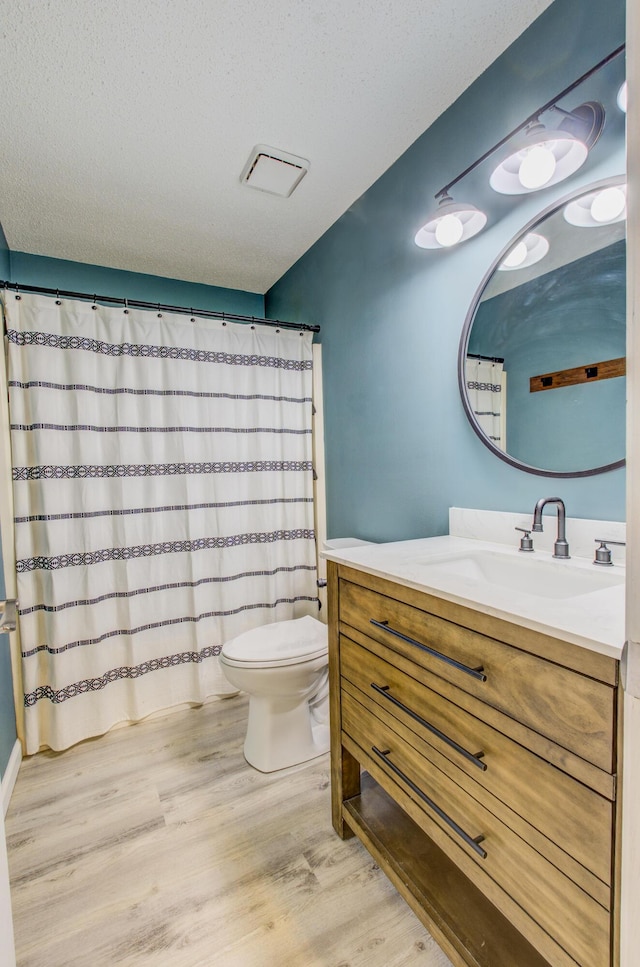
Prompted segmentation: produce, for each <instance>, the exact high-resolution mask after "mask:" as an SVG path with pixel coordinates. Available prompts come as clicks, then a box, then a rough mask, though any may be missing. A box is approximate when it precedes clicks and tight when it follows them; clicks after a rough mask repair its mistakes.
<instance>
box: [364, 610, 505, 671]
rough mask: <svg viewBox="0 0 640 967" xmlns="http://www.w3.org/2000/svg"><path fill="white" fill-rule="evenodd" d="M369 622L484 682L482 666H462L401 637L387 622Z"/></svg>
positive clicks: (440, 653) (433, 649)
mask: <svg viewBox="0 0 640 967" xmlns="http://www.w3.org/2000/svg"><path fill="white" fill-rule="evenodd" d="M369 621H370V623H371V624H372V625H375V626H376V628H381V629H382V631H388V632H389V634H390V635H395V636H396V638H401V639H402V640H403V641H406V642H407V643H408V644H410V645H415V646H416V648H420V649H422V651H426V652H427V654H429V655H432V656H433V657H434V658H438V659H439V660H440V661H443V662H445V663H446V664H447V665H453V667H454V668H457V669H458V670H459V671H461V672H464V673H465V675H471V677H472V678H476V679H477V680H478V681H479V682H486V680H487V676H486V675H485V673H484V668H483V667H482V666H480V667H479V668H470V667H469V665H463V663H462V662H461V661H456V660H455V658H450V657H449V656H448V655H443V654H442V652H441V651H436V650H435V648H429V646H428V645H423V644H422V642H421V641H416V640H415V638H409V637H408V636H407V635H403V634H402V632H401V631H396V629H395V628H391V627H389V622H388V621H376V620H375V619H374V618H370V619H369Z"/></svg>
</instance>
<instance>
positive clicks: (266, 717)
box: [220, 537, 369, 772]
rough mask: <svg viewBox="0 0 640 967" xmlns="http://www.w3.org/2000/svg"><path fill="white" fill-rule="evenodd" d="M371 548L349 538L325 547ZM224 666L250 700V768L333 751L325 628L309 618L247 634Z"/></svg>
mask: <svg viewBox="0 0 640 967" xmlns="http://www.w3.org/2000/svg"><path fill="white" fill-rule="evenodd" d="M367 543H369V542H368V541H361V540H357V539H356V538H352V537H343V538H338V539H336V540H335V541H333V540H332V541H327V542H326V543H325V547H355V546H357V545H360V544H367ZM220 665H221V667H222V670H223V672H224V674H225V675H226V677H227V678H228V680H229V682H230V683H231V684H232V685H234V686H235V687H236V688H239V689H241V691H243V692H247V694H248V695H249V721H248V723H247V735H246V738H245V741H244V757H245V759H246V760H247V762H248V763H249V765H252V766H254V768H256V769H259V770H260V772H275V771H276V770H277V769H285V768H286V767H287V766H293V765H298V763H300V762H306V761H307V760H308V759H314V758H315V757H316V756H319V755H322V754H323V753H324V752H328V751H329V648H328V642H327V627H326V625H325V624H323V623H322V622H321V621H318V619H317V618H312V617H311V616H310V615H307V616H306V617H304V618H293V619H291V620H289V621H277V622H275V623H273V624H269V625H262V626H261V627H260V628H253V629H251V631H245V632H244V634H241V635H238V637H237V638H234V639H233V640H232V641H228V642H227V643H226V644H225V645H223V647H222V651H221V652H220Z"/></svg>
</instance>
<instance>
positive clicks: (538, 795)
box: [340, 636, 613, 898]
mask: <svg viewBox="0 0 640 967" xmlns="http://www.w3.org/2000/svg"><path fill="white" fill-rule="evenodd" d="M415 668H416V676H417V677H416V678H412V677H411V676H410V675H407V674H405V673H404V672H402V671H400V670H398V669H397V668H395V667H394V666H393V665H390V664H389V663H388V662H385V661H383V660H382V659H381V658H379V657H378V656H376V655H374V654H372V653H371V652H368V651H367V650H366V649H365V648H362V647H361V646H360V645H358V644H356V643H355V642H353V641H351V640H350V639H348V638H345V637H344V636H342V637H341V639H340V669H341V674H342V676H343V680H344V681H345V682H348V683H351V684H352V685H353V686H354V690H358V692H360V693H362V697H361V698H359V701H360V702H361V704H363V705H365V707H366V708H368V709H369V710H371V711H373V712H374V714H376V715H378V717H382V718H383V720H384V721H386V722H388V723H389V724H391V726H392V727H394V726H393V724H392V720H393V719H397V720H398V722H399V723H401V725H400V726H399V728H401V729H402V734H404V735H405V736H407V735H408V736H409V738H410V736H411V734H415V735H416V736H418V737H419V739H421V740H422V741H423V743H426V746H425V748H426V749H427V750H433V751H431V752H429V751H427V754H428V755H430V758H431V759H432V761H433V762H434V764H435V765H437V766H438V767H439V768H440V769H442V770H443V771H446V772H447V773H448V774H449V775H450V776H452V777H453V778H454V779H455V781H460V780H459V779H457V778H456V773H457V771H458V770H462V771H463V772H464V773H465V774H466V776H468V777H469V778H470V779H471V780H473V782H475V783H477V784H478V785H480V786H481V787H482V788H483V789H485V790H486V791H487V792H489V793H491V795H493V796H495V797H496V798H497V799H499V800H500V801H501V802H502V803H504V804H505V805H506V806H508V807H509V808H510V809H512V810H513V811H514V812H515V813H517V814H518V815H519V816H521V817H522V818H523V819H524V820H526V822H528V823H530V824H531V825H532V826H533V827H535V829H537V830H538V831H539V832H540V833H541V834H542V835H543V836H545V837H547V838H548V839H549V840H550V841H551V842H552V843H553V844H555V845H556V847H559V848H560V849H562V850H563V851H564V852H566V853H568V854H569V856H571V857H573V858H574V859H575V860H577V862H578V863H580V864H581V865H582V866H584V867H585V868H586V869H587V870H590V871H591V873H593V874H594V875H595V876H596V877H598V879H599V880H601V881H602V883H604V884H610V882H611V852H612V824H613V804H612V803H611V802H610V801H609V800H608V799H605V798H604V797H603V796H600V795H598V793H596V792H594V791H593V790H591V789H589V788H588V787H587V786H585V785H583V784H582V783H580V782H577V781H576V780H575V779H573V778H572V777H570V776H568V775H566V774H565V773H564V772H561V771H560V770H559V769H556V768H555V767H554V766H552V765H550V764H549V763H548V762H546V761H545V760H544V759H541V758H540V757H539V756H537V755H534V754H533V753H532V752H530V751H529V750H528V749H525V748H523V747H522V746H520V745H518V744H517V743H516V742H514V741H513V740H512V739H509V738H508V737H507V736H505V735H503V734H502V733H501V732H498V731H497V730H496V729H494V728H492V727H491V726H490V725H487V724H486V723H485V722H482V721H481V720H480V719H478V718H476V717H475V716H473V715H471V714H470V713H469V712H467V711H466V710H465V709H463V708H460V707H459V706H457V705H456V704H454V702H451V701H448V700H447V699H446V698H443V697H442V696H441V695H439V694H438V693H437V692H434V691H432V690H431V689H430V688H428V687H426V686H425V685H423V684H422V681H421V680H420V677H421V675H422V670H421V668H420V667H419V666H415ZM345 687H346V688H348V685H345ZM378 709H379V711H377V710H378ZM407 730H410V732H409V731H407ZM478 754H480V755H478ZM443 757H444V758H445V759H446V760H448V762H443ZM449 763H451V765H449ZM466 788H469V783H468V782H467V783H466ZM585 888H588V887H587V886H585ZM601 895H602V891H598V894H597V897H596V898H599V897H600V896H601Z"/></svg>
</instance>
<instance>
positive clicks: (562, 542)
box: [531, 497, 571, 561]
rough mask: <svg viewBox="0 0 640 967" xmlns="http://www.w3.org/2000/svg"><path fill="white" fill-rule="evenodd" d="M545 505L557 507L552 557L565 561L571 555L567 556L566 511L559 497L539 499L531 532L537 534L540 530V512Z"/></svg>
mask: <svg viewBox="0 0 640 967" xmlns="http://www.w3.org/2000/svg"><path fill="white" fill-rule="evenodd" d="M547 504H557V505H558V536H557V538H556V541H555V544H554V545H553V556H554V557H559V558H563V559H564V560H565V561H566V560H568V559H569V558H570V557H571V555H570V554H569V545H568V544H567V538H566V534H565V520H566V511H565V507H564V501H563V500H561V499H560V497H541V498H540V500H539V501H538V503H537V504H536V508H535V510H534V512H533V526H532V528H531V530H532V531H537V532H538V533H539V532H540V531H541V530H542V511H543V510H544V508H545V507H546V505H547Z"/></svg>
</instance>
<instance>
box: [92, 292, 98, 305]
mask: <svg viewBox="0 0 640 967" xmlns="http://www.w3.org/2000/svg"><path fill="white" fill-rule="evenodd" d="M91 308H92V309H97V308H98V307H97V305H96V294H95V292H94V293H93V305H92V306H91Z"/></svg>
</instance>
